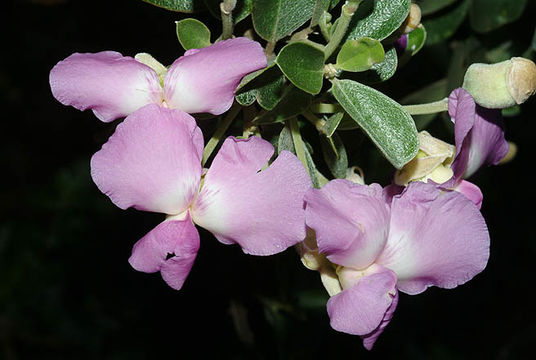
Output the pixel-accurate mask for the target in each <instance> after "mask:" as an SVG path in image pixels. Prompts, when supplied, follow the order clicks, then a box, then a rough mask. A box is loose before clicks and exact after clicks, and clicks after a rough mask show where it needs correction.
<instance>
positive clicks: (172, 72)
mask: <svg viewBox="0 0 536 360" xmlns="http://www.w3.org/2000/svg"><path fill="white" fill-rule="evenodd" d="M264 67H266V56H265V55H264V52H263V50H262V47H261V45H260V44H259V43H257V42H255V41H253V40H250V39H247V38H243V37H242V38H235V39H230V40H224V41H219V42H217V43H215V44H214V45H211V46H208V47H206V48H202V49H192V50H188V51H187V52H186V53H185V54H184V56H181V57H180V58H178V59H177V60H175V62H174V63H173V64H172V65H171V66H170V68H169V70H168V73H167V75H166V78H165V80H164V96H165V100H166V102H167V104H168V106H169V107H171V108H177V109H181V110H183V111H186V112H188V113H199V112H208V113H211V114H214V115H219V114H222V113H224V112H225V111H227V110H228V109H229V107H231V104H232V103H233V100H234V92H235V90H236V88H237V87H238V84H239V83H240V80H241V79H242V77H244V76H245V75H247V74H249V73H250V72H253V71H256V70H259V69H262V68H264Z"/></svg>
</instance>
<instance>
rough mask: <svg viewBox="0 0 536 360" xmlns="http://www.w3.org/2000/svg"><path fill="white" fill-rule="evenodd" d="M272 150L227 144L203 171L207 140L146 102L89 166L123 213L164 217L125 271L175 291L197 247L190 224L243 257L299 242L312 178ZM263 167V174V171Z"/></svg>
mask: <svg viewBox="0 0 536 360" xmlns="http://www.w3.org/2000/svg"><path fill="white" fill-rule="evenodd" d="M273 151H274V149H273V147H272V145H271V144H270V143H269V142H267V141H265V140H263V139H260V138H258V137H251V138H249V139H245V140H244V139H242V140H239V139H235V138H233V137H230V138H227V139H226V140H225V142H224V143H223V145H222V147H221V149H220V151H219V152H218V153H217V154H216V156H215V158H214V160H213V162H212V165H211V167H210V169H208V171H207V172H206V173H203V168H202V166H201V158H202V154H203V136H202V134H201V130H200V129H199V128H198V127H197V125H196V123H195V119H194V118H193V117H192V116H190V115H188V114H187V113H185V112H183V111H180V110H176V109H167V108H164V107H161V106H158V105H155V104H149V105H146V106H144V107H142V108H141V109H139V110H137V111H135V112H134V113H132V114H131V115H129V116H127V117H126V119H125V120H124V121H123V122H122V123H121V124H119V125H118V126H117V128H116V131H115V133H114V134H113V135H112V136H111V137H110V139H109V140H108V142H107V143H105V144H104V145H103V146H102V149H101V150H100V151H98V152H97V153H95V155H93V157H92V159H91V176H92V177H93V180H94V181H95V183H96V184H97V186H98V188H99V189H100V190H101V191H102V192H103V193H104V194H106V195H108V196H109V197H110V199H111V200H112V202H113V203H114V204H115V205H117V206H118V207H120V208H121V209H127V208H129V207H134V208H136V209H138V210H143V211H152V212H159V213H164V214H167V218H166V220H165V221H163V222H162V223H160V224H159V225H157V226H156V227H155V228H154V229H153V230H151V231H150V232H149V233H148V234H147V235H145V236H144V237H143V238H142V239H141V240H139V241H138V242H137V243H136V244H135V245H134V248H133V250H132V256H131V257H130V259H129V262H130V264H131V265H132V267H134V268H135V269H136V270H139V271H143V272H147V273H153V272H158V271H160V273H161V275H162V278H163V279H164V280H165V281H166V283H167V284H168V285H169V286H171V287H172V288H174V289H177V290H178V289H180V288H181V287H182V285H183V283H184V281H185V279H186V277H187V276H188V273H189V271H190V269H191V267H192V265H193V262H194V260H195V257H196V255H197V251H198V249H199V234H198V232H197V230H196V228H195V226H194V223H195V224H197V225H199V226H202V227H203V228H205V229H207V230H209V231H210V232H212V234H214V236H215V237H216V238H217V239H218V240H219V241H220V242H222V243H224V244H233V243H237V244H239V245H240V246H241V247H242V250H243V251H244V252H245V253H248V254H253V255H271V254H275V253H279V252H281V251H283V250H285V249H286V248H288V247H289V246H292V245H295V244H296V243H298V242H300V241H302V240H303V239H304V238H305V211H304V201H303V196H304V194H305V192H306V191H307V190H308V189H309V188H310V187H311V180H310V178H309V176H308V175H307V172H306V171H305V168H304V167H303V165H302V164H301V162H300V161H299V160H298V159H297V158H296V156H295V155H293V154H292V153H290V152H287V151H283V152H281V154H280V155H279V156H278V157H277V159H276V160H275V161H274V162H273V163H272V164H271V165H270V166H269V167H267V168H266V169H264V168H265V167H266V166H267V164H268V161H269V160H270V158H271V156H272V154H273ZM263 169H264V170H263Z"/></svg>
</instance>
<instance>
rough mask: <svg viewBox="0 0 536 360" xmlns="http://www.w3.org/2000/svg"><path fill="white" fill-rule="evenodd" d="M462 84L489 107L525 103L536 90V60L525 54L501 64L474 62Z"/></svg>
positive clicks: (476, 99) (477, 99) (483, 104)
mask: <svg viewBox="0 0 536 360" xmlns="http://www.w3.org/2000/svg"><path fill="white" fill-rule="evenodd" d="M462 87H463V88H464V89H465V90H467V91H468V92H469V93H470V94H471V96H473V98H474V99H475V102H476V103H477V104H478V105H480V106H483V107H485V108H488V109H502V108H507V107H510V106H514V105H516V104H522V103H524V102H525V101H526V100H527V99H528V98H529V97H530V96H531V95H533V94H534V93H535V92H536V64H534V63H533V62H532V61H530V60H528V59H525V58H522V57H513V58H511V59H510V60H506V61H503V62H500V63H497V64H472V65H471V66H469V68H468V69H467V72H466V73H465V77H464V80H463V86H462Z"/></svg>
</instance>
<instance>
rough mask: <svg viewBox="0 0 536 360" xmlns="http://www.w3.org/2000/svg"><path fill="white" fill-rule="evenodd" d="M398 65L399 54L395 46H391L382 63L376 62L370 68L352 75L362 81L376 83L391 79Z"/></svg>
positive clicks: (354, 78) (352, 77)
mask: <svg viewBox="0 0 536 360" xmlns="http://www.w3.org/2000/svg"><path fill="white" fill-rule="evenodd" d="M397 67H398V55H397V54H396V50H395V48H390V49H389V50H387V51H386V52H385V58H384V60H383V61H382V62H381V63H378V64H374V65H372V67H371V68H370V70H368V71H365V72H362V73H355V74H352V76H351V77H350V78H351V79H353V80H357V81H359V82H362V83H367V84H375V83H379V82H383V81H386V80H388V79H390V78H391V77H392V76H393V75H394V74H395V72H396V69H397Z"/></svg>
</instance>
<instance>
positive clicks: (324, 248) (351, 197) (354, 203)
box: [305, 180, 389, 269]
mask: <svg viewBox="0 0 536 360" xmlns="http://www.w3.org/2000/svg"><path fill="white" fill-rule="evenodd" d="M305 202H306V204H307V206H306V211H305V219H306V220H305V221H306V223H307V226H309V227H310V228H311V229H313V230H314V231H315V233H316V241H317V243H318V250H319V251H320V252H321V253H323V254H326V256H327V258H328V259H329V260H330V261H331V262H333V263H335V264H338V265H343V266H349V267H353V268H356V269H363V268H366V267H368V266H369V265H370V264H372V263H373V262H374V260H375V259H376V257H377V256H378V255H379V254H380V252H381V251H382V249H383V247H384V246H385V243H386V241H387V235H388V233H389V208H388V206H387V205H386V202H385V200H384V195H383V192H382V188H381V187H380V186H379V185H377V184H373V185H370V186H366V185H359V184H354V183H352V182H350V181H347V180H332V181H330V182H329V183H327V184H326V185H325V186H324V187H323V188H322V189H311V190H309V191H308V192H307V193H306V194H305Z"/></svg>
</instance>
